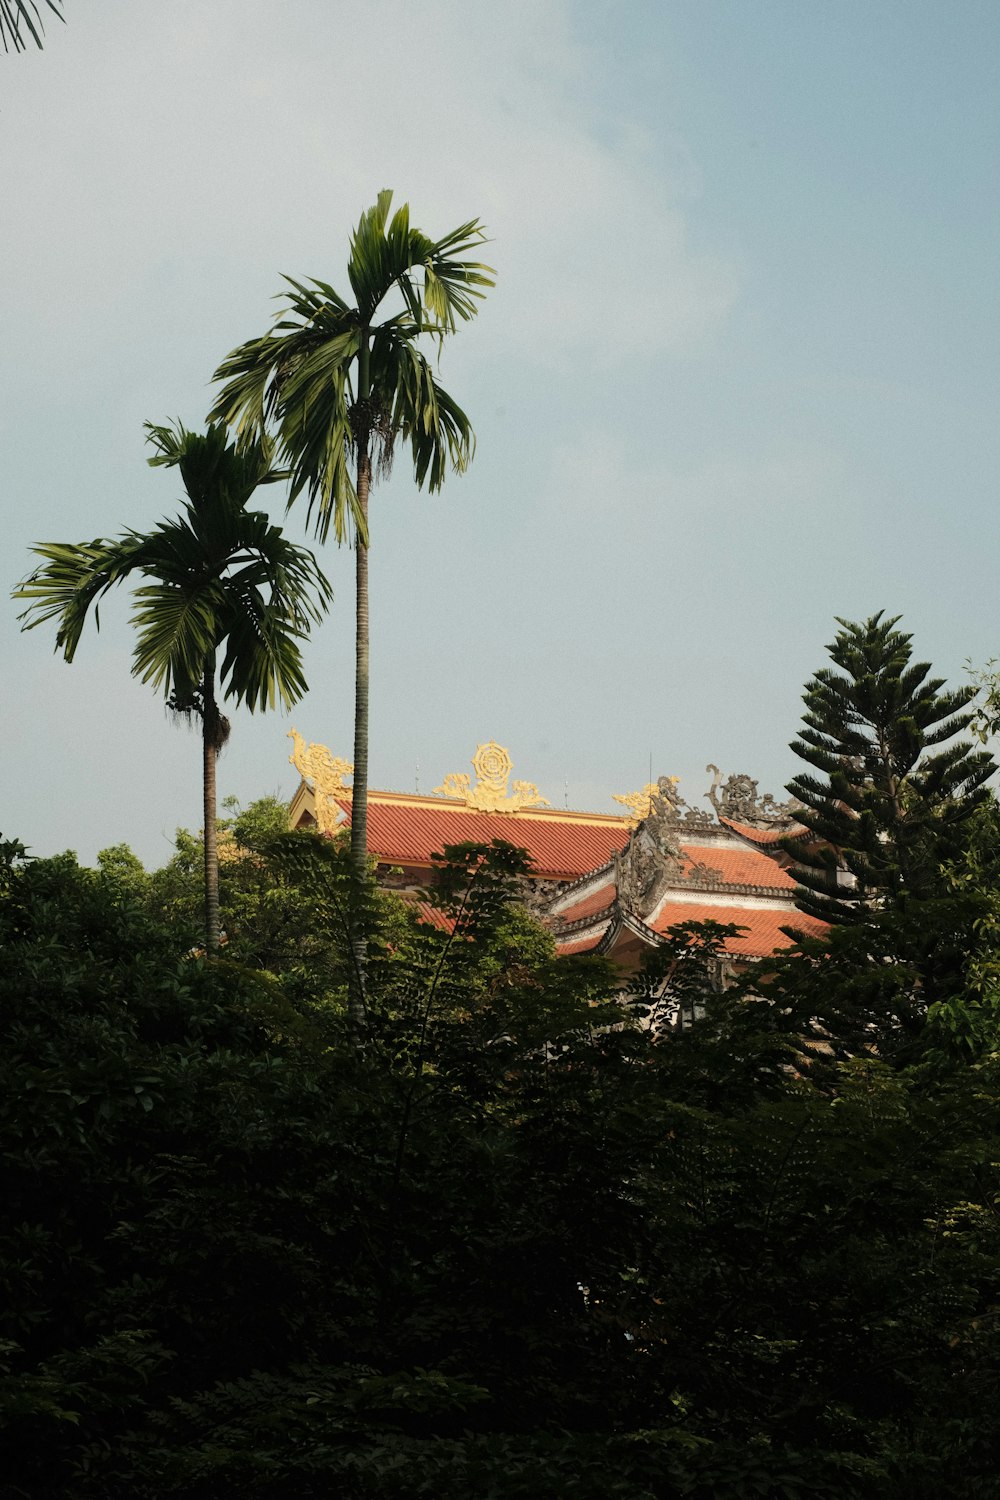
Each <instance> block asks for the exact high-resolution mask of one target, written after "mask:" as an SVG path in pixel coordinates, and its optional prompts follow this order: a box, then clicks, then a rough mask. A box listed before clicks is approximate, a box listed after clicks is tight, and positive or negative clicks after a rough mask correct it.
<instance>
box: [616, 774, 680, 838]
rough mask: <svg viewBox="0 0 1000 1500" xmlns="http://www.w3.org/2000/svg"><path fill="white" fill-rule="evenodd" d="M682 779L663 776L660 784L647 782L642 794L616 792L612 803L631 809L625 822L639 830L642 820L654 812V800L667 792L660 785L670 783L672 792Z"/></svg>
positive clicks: (627, 825)
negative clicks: (618, 803)
mask: <svg viewBox="0 0 1000 1500" xmlns="http://www.w3.org/2000/svg"><path fill="white" fill-rule="evenodd" d="M680 779H681V778H680V777H679V776H661V777H660V781H659V782H656V781H647V782H646V785H645V786H644V787H643V788H642V791H641V792H615V793H614V794H613V795H612V798H611V800H612V802H620V803H621V804H622V806H623V807H627V808H628V809H629V812H630V814H631V816H630V817H628V818H626V820H625V823H626V827H628V828H638V826H639V824H640V823H641V822H642V820H643V819H644V818H648V817H649V815H650V813H651V812H652V811H653V801H654V798H656V797H660V796H662V795H663V794H664V792H665V791H667V789H666V788H665V787H664V786H662V785H661V784H660V783H662V782H669V783H670V789H671V790H672V789H673V788H674V787H675V786H676V785H677V783H678V782H679V781H680ZM667 795H668V796H669V795H670V794H669V792H667ZM671 800H674V801H675V800H676V799H675V798H672V799H671Z"/></svg>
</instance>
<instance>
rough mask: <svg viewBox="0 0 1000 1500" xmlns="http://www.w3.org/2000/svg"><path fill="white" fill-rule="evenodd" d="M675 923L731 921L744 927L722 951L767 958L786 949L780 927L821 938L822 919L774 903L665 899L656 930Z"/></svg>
mask: <svg viewBox="0 0 1000 1500" xmlns="http://www.w3.org/2000/svg"><path fill="white" fill-rule="evenodd" d="M678 922H725V923H728V922H733V923H737V924H738V925H739V926H740V927H743V928H745V929H746V931H745V932H743V933H741V934H740V936H739V937H735V938H727V939H726V945H725V947H726V952H727V953H731V954H732V955H733V957H734V958H767V956H768V955H769V954H771V953H775V952H777V951H778V950H779V949H781V948H790V947H791V945H792V940H791V938H790V937H788V936H787V935H786V934H785V933H784V932H782V930H781V929H782V927H794V928H795V929H796V930H797V931H800V932H804V933H806V934H807V936H809V937H822V936H823V934H824V933H825V932H826V931H827V927H826V924H825V923H824V922H820V921H817V919H816V918H815V917H807V916H806V914H805V912H801V911H788V910H787V909H786V908H784V907H774V906H757V907H752V906H719V905H716V904H715V903H714V902H707V901H705V902H701V901H699V902H693V901H669V902H667V904H666V905H665V906H664V908H663V910H662V911H661V912H660V914H659V915H658V917H657V918H656V922H655V924H654V926H655V930H656V931H657V932H666V930H667V928H668V927H674V926H676V924H677V923H678Z"/></svg>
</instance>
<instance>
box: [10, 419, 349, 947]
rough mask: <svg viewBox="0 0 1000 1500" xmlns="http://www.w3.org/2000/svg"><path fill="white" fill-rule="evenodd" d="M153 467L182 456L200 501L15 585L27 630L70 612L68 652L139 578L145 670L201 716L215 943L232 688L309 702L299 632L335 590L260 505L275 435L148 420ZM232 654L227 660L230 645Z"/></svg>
mask: <svg viewBox="0 0 1000 1500" xmlns="http://www.w3.org/2000/svg"><path fill="white" fill-rule="evenodd" d="M146 431H147V434H148V439H149V442H150V443H151V444H152V446H153V447H154V448H155V450H156V455H155V457H153V458H151V459H150V460H149V462H150V464H153V465H164V464H165V465H168V466H171V467H174V466H176V467H177V468H179V469H180V474H181V480H182V482H183V485H184V489H185V491H186V492H187V496H188V498H187V502H186V504H185V506H184V509H183V512H182V513H181V515H179V516H178V517H177V518H176V520H173V521H161V522H160V524H159V525H158V526H156V527H155V528H154V529H153V530H152V531H150V532H147V533H146V534H142V533H140V532H136V531H126V532H124V533H123V534H122V535H121V536H119V537H116V538H114V539H112V540H107V539H105V538H103V537H100V538H98V539H97V540H96V541H93V542H80V543H68V544H67V543H57V542H46V543H44V544H42V545H39V546H37V547H34V548H32V551H33V552H34V553H35V554H36V555H37V556H38V557H41V558H43V559H44V562H43V563H42V565H41V566H40V567H38V568H36V569H35V571H34V573H32V574H31V575H30V577H28V578H26V579H25V580H24V581H23V583H21V584H20V585H19V586H18V588H17V589H16V590H15V591H14V597H15V599H27V600H30V601H31V602H30V603H29V605H28V608H27V609H26V610H25V611H24V613H23V614H22V615H21V616H20V617H19V618H20V619H21V621H22V625H21V629H22V630H32V629H34V627H35V626H36V625H41V624H42V623H43V622H44V621H46V620H51V619H55V620H57V621H58V629H57V633H56V650H57V651H59V650H61V651H62V653H63V655H64V656H65V658H66V660H67V661H72V660H73V657H74V655H75V654H76V648H77V645H78V644H79V641H80V635H81V633H82V631H83V627H84V623H85V622H86V619H87V615H88V613H89V611H90V607H91V605H93V606H94V622H95V624H96V625H97V627H98V628H100V615H99V608H98V602H97V601H98V600H99V599H100V598H101V597H102V596H103V595H104V594H106V593H107V592H108V590H109V589H111V588H113V587H114V586H115V585H117V584H119V583H122V582H123V581H124V580H125V579H126V578H129V577H131V576H133V575H138V576H139V577H140V578H142V579H144V580H145V581H144V582H143V583H141V585H140V586H139V587H137V588H136V589H135V591H134V594H133V598H134V600H135V610H134V612H133V615H132V620H131V623H132V624H133V625H134V626H135V628H136V631H137V640H136V645H135V650H134V652H133V665H132V672H133V675H134V676H137V677H139V678H141V680H142V681H143V682H150V683H152V684H153V686H154V687H156V688H160V689H162V691H163V693H164V696H165V697H166V699H167V703H168V704H169V706H170V707H171V708H172V709H174V710H175V711H176V712H178V713H180V714H184V715H192V716H195V717H197V718H199V719H200V720H201V724H202V745H203V770H204V776H203V781H204V788H203V789H204V819H205V942H206V945H207V948H208V951H209V953H214V952H216V950H217V949H218V946H219V860H218V849H217V844H216V793H215V775H216V760H217V758H218V753H219V751H220V750H221V748H222V746H223V745H224V744H225V743H226V740H227V739H228V737H229V720H228V719H227V718H226V717H225V715H224V714H223V713H222V712H221V711H220V709H219V706H218V701H217V677H218V685H220V686H223V687H224V688H225V693H224V696H225V697H226V698H232V699H233V700H235V702H236V703H239V704H245V705H246V707H247V708H248V709H249V710H250V712H251V713H253V712H254V710H255V709H258V708H260V709H264V708H273V707H274V705H275V701H276V700H278V699H280V701H281V703H282V705H283V706H291V704H293V703H296V702H297V701H298V700H299V699H300V698H301V697H302V695H303V693H304V692H305V691H306V681H305V678H304V676H303V673H302V657H301V652H300V650H299V642H300V641H301V640H303V639H304V638H305V637H306V636H307V635H308V633H309V631H310V629H311V627H312V624H313V623H314V622H316V621H319V620H320V619H321V618H322V615H323V614H324V612H325V611H326V609H327V608H328V607H329V604H330V601H331V598H332V592H331V589H330V585H329V583H328V582H327V580H326V578H325V577H324V576H323V574H322V573H321V572H320V569H319V567H318V566H317V563H316V559H315V558H314V556H313V554H312V553H311V552H309V551H308V550H307V549H306V548H304V547H297V546H295V545H294V544H293V543H291V542H289V541H288V540H287V539H286V538H285V536H284V535H283V533H282V531H281V528H280V527H279V526H273V525H271V523H270V521H269V519H268V517H267V515H265V513H264V512H263V511H259V510H258V511H251V510H247V508H246V507H247V502H248V501H249V499H250V497H251V496H252V495H253V493H254V491H255V490H256V488H257V486H258V485H261V484H271V483H273V482H274V481H276V480H279V479H284V478H287V471H283V470H279V469H277V468H275V467H274V465H273V462H272V459H273V450H272V445H271V443H270V441H269V440H268V439H266V438H262V439H260V440H258V441H255V442H253V443H247V444H244V445H242V446H241V447H239V448H237V446H236V445H235V444H234V443H231V442H229V441H228V440H227V433H226V429H225V427H223V426H222V425H221V424H213V425H211V426H209V428H208V430H207V432H205V433H204V434H201V433H195V432H188V431H187V430H186V429H185V428H184V427H183V426H182V425H181V423H179V422H178V423H177V425H176V427H156V426H153V424H152V423H147V424H146ZM220 652H222V653H223V655H222V664H221V667H220V666H219V653H220Z"/></svg>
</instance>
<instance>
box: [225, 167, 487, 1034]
mask: <svg viewBox="0 0 1000 1500" xmlns="http://www.w3.org/2000/svg"><path fill="white" fill-rule="evenodd" d="M391 203H392V193H391V192H388V191H386V192H382V193H380V194H379V196H378V201H377V202H376V203H375V205H374V206H373V207H372V208H369V209H368V210H366V212H365V213H364V214H362V216H361V220H360V222H359V224H358V227H357V229H356V230H355V232H354V234H353V236H352V238H351V249H350V257H349V259H348V262H347V276H348V280H349V281H350V283H351V290H352V292H353V295H354V304H353V305H351V304H349V303H348V302H346V301H345V300H344V299H343V298H342V297H341V296H339V294H338V293H337V292H335V291H334V289H333V287H331V286H328V285H327V284H326V282H323V281H314V280H310V281H309V282H308V283H306V284H303V283H300V282H298V281H293V280H292V278H291V277H288V276H286V277H285V281H286V282H287V283H288V286H289V287H290V291H288V292H287V293H285V294H284V295H285V297H286V302H287V305H286V307H285V309H284V311H283V313H280V314H279V315H278V318H277V320H276V323H275V326H274V327H273V328H272V330H271V331H270V332H269V333H266V334H264V335H263V337H261V338H256V339H251V340H249V342H247V343H245V344H241V345H240V347H239V348H238V349H234V350H233V352H232V353H231V354H230V355H229V356H228V357H227V358H226V359H225V360H224V361H223V363H222V364H221V365H220V367H219V369H218V370H217V371H216V374H215V378H216V379H217V380H221V381H224V382H225V384H224V386H223V389H222V392H221V394H220V396H219V399H218V401H217V402H216V405H215V407H214V408H213V411H212V413H211V415H212V417H213V418H214V419H216V420H222V421H225V422H227V423H229V424H230V425H233V426H235V427H236V428H237V430H238V432H239V433H240V435H241V437H243V438H246V437H247V436H251V435H253V434H255V433H259V432H262V431H264V430H265V429H266V428H267V427H268V426H273V428H274V431H275V433H276V436H277V439H278V443H279V446H280V451H281V456H282V459H283V460H284V461H286V462H287V463H288V465H289V467H290V469H291V475H292V483H291V490H290V492H289V504H292V503H293V502H294V501H295V499H296V498H297V497H298V496H299V495H300V494H302V493H303V492H305V494H306V497H307V501H308V507H309V509H308V515H309V517H310V519H311V520H313V521H314V524H315V530H316V535H317V536H318V537H319V538H320V539H321V540H325V539H326V537H327V535H328V533H329V530H330V527H331V525H332V527H333V530H334V534H335V536H336V538H337V540H338V541H339V542H342V541H344V540H345V539H346V538H348V537H351V538H352V539H353V541H354V544H355V550H356V568H355V572H356V578H357V631H356V675H355V713H354V787H353V792H352V797H351V863H352V869H353V873H354V881H355V886H356V891H360V888H361V885H362V884H363V882H364V879H365V875H366V870H367V849H368V680H369V644H368V538H369V531H368V496H369V489H370V486H371V481H372V477H373V472H374V473H375V474H378V473H384V472H386V471H387V470H388V468H389V466H390V464H391V461H392V453H393V446H394V444H395V442H396V439H397V438H402V439H403V441H404V442H408V443H409V444H410V448H411V451H412V455H413V468H414V475H415V478H416V481H417V485H418V486H419V487H423V485H424V484H425V483H426V485H427V488H428V489H429V490H431V491H433V490H437V489H439V488H440V487H441V484H442V483H443V480H444V477H445V473H446V472H447V469H448V467H449V465H450V466H451V468H452V469H454V470H455V471H457V472H461V471H462V470H464V469H465V468H466V467H467V466H468V463H469V461H470V459H471V458H472V454H473V452H474V448H475V436H474V434H473V431H472V427H471V425H470V423H469V419H468V417H467V416H466V415H465V413H464V412H463V411H462V409H461V407H459V406H458V405H457V403H456V402H455V401H454V400H453V399H452V398H451V396H449V395H448V393H447V391H445V390H444V389H443V388H442V387H441V386H440V385H439V384H438V382H437V379H436V377H435V374H434V371H433V369H432V368H431V365H430V363H429V361H428V359H427V357H426V356H425V354H424V353H423V352H422V350H421V348H420V347H419V345H420V341H421V338H422V336H423V335H425V334H427V335H430V336H431V337H432V338H436V339H437V341H438V348H439V350H440V346H441V343H442V342H443V340H444V337H445V335H447V334H450V333H453V332H454V331H455V329H456V327H457V326H458V322H459V321H463V322H464V321H467V320H468V319H470V318H472V317H474V316H475V314H476V312H477V311H478V307H479V299H480V298H481V297H482V296H483V295H484V289H485V288H486V287H490V286H492V285H493V273H492V269H491V267H489V266H485V265H482V264H481V263H480V262H478V261H474V260H470V259H469V258H468V257H469V255H470V254H471V253H472V252H473V251H474V249H475V247H476V246H478V245H479V244H481V243H482V241H483V240H484V238H485V233H484V231H483V229H482V227H481V225H480V223H479V221H478V220H477V219H470V220H469V222H468V223H466V224H460V225H459V227H458V228H457V229H454V230H452V231H451V233H450V234H446V235H445V236H444V237H443V238H442V239H439V240H431V239H428V237H427V236H426V235H425V234H423V233H422V232H421V231H420V230H419V229H414V228H412V227H411V225H410V210H409V205H408V204H403V206H402V207H401V208H399V209H397V210H396V212H395V213H394V214H393V215H392V218H391V219H390V218H389V210H390V205H391ZM390 297H392V298H393V299H394V304H395V305H394V310H393V308H392V307H391V306H390V307H386V306H385V304H386V303H387V302H388V300H389V299H390ZM352 459H353V460H354V474H353V476H352V473H351V460H352ZM357 905H358V903H356V906H357ZM353 944H354V960H355V961H354V966H353V967H354V971H355V974H356V976H357V978H356V985H355V993H354V995H353V1002H352V1003H353V1007H354V1010H353V1014H354V1019H355V1022H356V1023H358V1024H359V1023H360V1021H361V1020H362V1019H363V1012H364V974H365V953H364V940H363V937H362V935H361V932H360V921H359V922H357V923H356V924H355V932H354V935H353Z"/></svg>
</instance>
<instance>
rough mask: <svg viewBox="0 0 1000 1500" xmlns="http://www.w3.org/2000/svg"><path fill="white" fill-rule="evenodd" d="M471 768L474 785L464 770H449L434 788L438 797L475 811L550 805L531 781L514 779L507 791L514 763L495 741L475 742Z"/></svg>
mask: <svg viewBox="0 0 1000 1500" xmlns="http://www.w3.org/2000/svg"><path fill="white" fill-rule="evenodd" d="M472 768H473V770H474V771H475V773H476V784H475V786H473V785H472V778H471V777H470V776H469V773H468V772H467V771H449V773H448V775H447V776H446V777H445V778H444V781H443V782H442V783H441V785H440V786H436V787H435V788H434V790H435V792H437V793H438V794H439V795H440V796H442V797H454V798H456V799H458V800H460V801H462V802H464V803H465V805H466V807H468V808H471V809H473V810H474V811H476V812H502V813H516V812H522V811H523V810H524V809H525V808H527V807H550V806H551V803H549V802H548V801H547V800H546V799H545V798H544V797H543V796H541V795H540V793H539V790H538V788H537V786H535V785H534V783H533V782H531V781H515V782H514V788H513V791H512V792H511V793H509V794H508V791H507V787H508V783H509V781H510V774H511V772H512V771H513V769H514V762H513V761H512V760H511V758H510V751H509V750H507V749H505V748H504V746H503V745H498V744H497V742H496V740H488V741H487V742H486V744H485V745H479V746H477V748H476V753H475V755H474V756H473V757H472Z"/></svg>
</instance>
